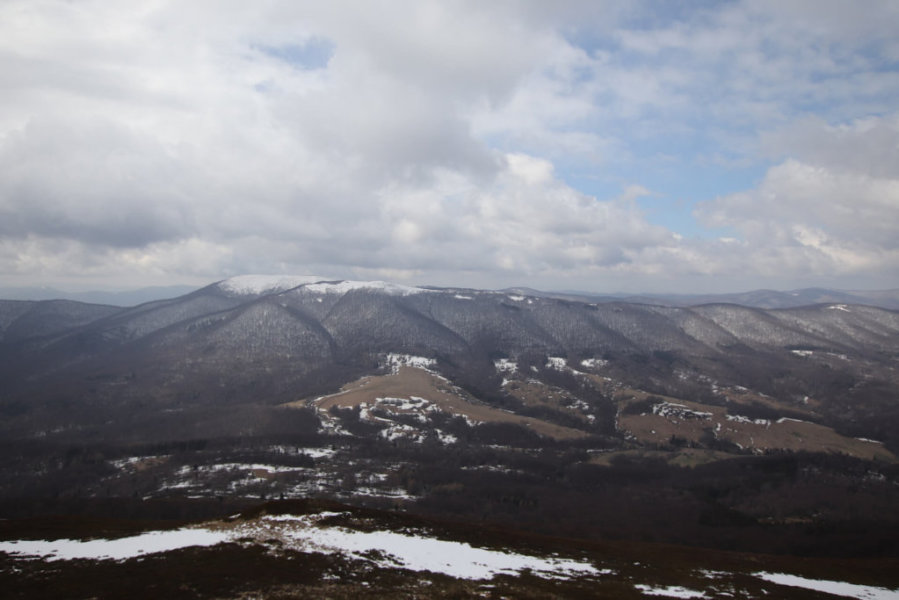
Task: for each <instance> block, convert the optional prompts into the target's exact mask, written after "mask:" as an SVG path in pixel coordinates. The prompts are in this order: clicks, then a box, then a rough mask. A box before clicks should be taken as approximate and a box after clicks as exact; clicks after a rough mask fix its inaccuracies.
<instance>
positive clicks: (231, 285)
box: [217, 275, 327, 296]
mask: <svg viewBox="0 0 899 600" xmlns="http://www.w3.org/2000/svg"><path fill="white" fill-rule="evenodd" d="M325 280H327V277H319V276H318V275H238V276H236V277H231V278H230V279H225V280H224V281H220V282H219V283H218V284H217V285H218V287H219V289H221V290H222V291H224V292H227V293H229V294H233V295H235V296H250V295H260V294H268V293H275V292H283V291H285V290H289V289H292V288H295V287H297V286H300V285H306V284H310V283H317V282H319V281H325Z"/></svg>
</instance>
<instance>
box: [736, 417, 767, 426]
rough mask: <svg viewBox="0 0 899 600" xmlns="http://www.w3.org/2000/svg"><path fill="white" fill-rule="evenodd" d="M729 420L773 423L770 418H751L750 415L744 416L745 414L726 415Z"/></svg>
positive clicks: (759, 423) (760, 423) (764, 423)
mask: <svg viewBox="0 0 899 600" xmlns="http://www.w3.org/2000/svg"><path fill="white" fill-rule="evenodd" d="M724 418H726V419H727V420H728V421H733V422H734V423H748V424H752V425H765V426H767V425H771V421H769V420H768V419H750V418H749V417H744V416H743V415H724Z"/></svg>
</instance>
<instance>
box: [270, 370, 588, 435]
mask: <svg viewBox="0 0 899 600" xmlns="http://www.w3.org/2000/svg"><path fill="white" fill-rule="evenodd" d="M413 396H415V397H419V398H424V399H425V400H428V401H430V402H432V403H434V404H435V405H437V406H438V407H439V408H440V410H442V411H444V412H446V413H450V414H453V415H459V416H463V417H467V418H469V419H471V420H473V421H479V422H482V423H513V424H515V425H520V426H522V427H526V428H528V429H530V430H532V431H534V432H535V433H537V434H539V435H542V436H546V437H550V438H553V439H557V440H566V439H577V438H582V437H586V436H587V435H589V434H588V433H586V432H584V431H579V430H577V429H573V428H571V427H564V426H562V425H556V424H554V423H549V422H547V421H542V420H540V419H535V418H532V417H522V416H518V415H516V414H514V413H511V412H507V411H504V410H500V409H497V408H493V407H491V406H487V405H486V404H482V403H480V402H478V401H477V400H476V399H474V398H472V397H471V396H470V395H468V394H466V393H465V392H464V391H462V390H460V389H458V388H456V387H455V386H453V385H452V384H451V383H449V382H448V381H447V380H445V379H442V378H440V377H438V376H436V375H434V374H433V373H430V372H428V371H426V370H424V369H419V368H416V367H400V368H399V370H398V372H397V373H395V374H390V375H379V376H374V377H365V378H363V379H360V380H358V381H355V382H353V383H349V384H347V385H345V386H343V388H341V390H340V392H338V393H336V394H333V395H331V396H324V397H321V398H317V399H315V400H298V401H295V402H291V403H288V404H287V405H286V406H293V407H306V406H309V405H310V404H311V405H312V406H314V407H315V408H317V409H318V410H320V411H324V412H327V411H328V410H329V409H330V408H331V407H333V406H336V407H339V408H352V407H356V406H359V405H361V404H363V403H365V404H367V405H369V406H373V405H374V404H375V401H376V400H377V399H378V398H402V399H411V398H412V397H413ZM398 412H402V411H398ZM405 412H412V411H405Z"/></svg>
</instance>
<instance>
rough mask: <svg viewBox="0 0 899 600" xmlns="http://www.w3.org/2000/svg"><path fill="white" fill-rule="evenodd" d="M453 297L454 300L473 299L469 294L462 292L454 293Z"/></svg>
mask: <svg viewBox="0 0 899 600" xmlns="http://www.w3.org/2000/svg"><path fill="white" fill-rule="evenodd" d="M453 298H455V299H456V300H474V298H472V297H471V296H463V295H462V294H456V295H455V296H453Z"/></svg>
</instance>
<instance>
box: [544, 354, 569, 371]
mask: <svg viewBox="0 0 899 600" xmlns="http://www.w3.org/2000/svg"><path fill="white" fill-rule="evenodd" d="M567 363H568V361H567V360H566V359H564V358H562V357H561V356H549V357H547V358H546V368H547V369H555V370H556V371H565V370H567V369H568V364H567Z"/></svg>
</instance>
